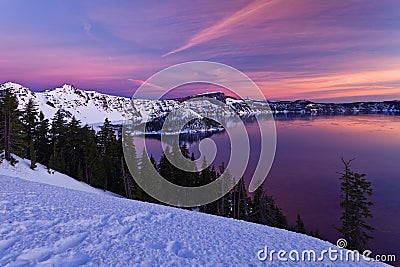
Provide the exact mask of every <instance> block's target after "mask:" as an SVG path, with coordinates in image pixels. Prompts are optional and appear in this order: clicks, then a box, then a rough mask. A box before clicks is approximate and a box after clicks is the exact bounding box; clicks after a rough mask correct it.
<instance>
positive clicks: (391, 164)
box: [138, 115, 400, 257]
mask: <svg viewBox="0 0 400 267" xmlns="http://www.w3.org/2000/svg"><path fill="white" fill-rule="evenodd" d="M275 123H276V129H277V149H276V156H275V160H274V163H273V165H272V168H271V171H270V173H269V174H268V176H267V178H266V180H265V183H264V186H265V189H266V190H267V192H268V193H269V194H270V195H272V196H273V197H274V198H275V199H276V202H277V204H278V206H279V207H281V208H282V210H283V212H284V214H285V215H286V216H287V218H288V220H289V222H290V223H294V222H295V219H296V215H297V214H298V213H299V214H301V216H302V218H303V220H304V223H305V224H306V227H307V228H308V230H316V229H318V230H319V233H320V236H321V238H323V239H326V240H329V241H331V242H333V243H336V240H337V239H338V238H339V237H340V236H339V234H338V233H337V232H336V230H334V228H333V226H339V224H340V221H339V218H340V214H341V209H340V207H339V202H340V199H339V196H340V185H339V183H340V182H339V177H340V174H338V173H337V172H340V171H341V170H342V168H343V166H342V163H341V158H342V157H343V158H344V159H346V160H350V159H353V158H355V160H354V162H353V163H352V169H353V170H355V171H357V172H362V173H366V174H367V178H368V180H369V181H371V182H372V186H373V196H372V201H373V202H374V206H373V208H372V212H373V214H374V218H373V219H372V220H371V224H372V225H373V226H374V227H375V228H376V231H375V232H374V233H373V236H374V237H375V238H374V239H373V240H372V241H370V243H369V246H368V248H369V249H370V250H372V251H373V252H374V253H383V254H393V253H395V254H397V257H400V250H399V247H400V246H399V244H400V230H399V226H400V117H399V116H391V115H355V116H325V117H323V116H313V117H302V118H290V117H288V118H280V119H278V120H276V121H275ZM261 127H262V123H261ZM246 128H247V131H248V133H249V136H250V145H251V155H250V162H249V165H248V168H247V170H246V175H245V177H251V174H252V172H253V171H254V168H255V166H256V164H257V160H258V154H259V140H260V138H259V136H258V135H259V131H258V125H257V124H255V123H248V124H246ZM211 139H213V140H214V142H215V143H216V145H217V149H218V153H217V158H216V161H215V163H216V164H219V163H220V162H221V161H225V162H227V161H228V160H229V153H230V144H229V138H228V136H227V134H226V133H225V132H221V133H217V134H214V135H212V136H211ZM185 142H187V144H188V145H189V149H190V150H191V151H193V152H194V153H195V154H196V156H199V151H198V142H197V141H196V138H195V137H192V140H189V139H187V138H186V141H185ZM146 143H147V148H148V150H149V151H150V153H152V154H153V155H154V156H155V157H156V158H158V159H159V157H160V155H161V151H162V150H161V145H160V141H159V139H157V138H146ZM138 149H140V148H138ZM139 151H140V150H139ZM248 182H249V181H247V183H248Z"/></svg>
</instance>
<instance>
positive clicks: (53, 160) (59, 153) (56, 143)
mask: <svg viewBox="0 0 400 267" xmlns="http://www.w3.org/2000/svg"><path fill="white" fill-rule="evenodd" d="M50 135H51V147H52V152H51V156H50V159H49V166H48V167H49V169H53V170H56V171H59V172H62V173H65V171H66V162H65V159H64V152H65V149H64V146H65V144H66V142H65V137H66V121H65V116H64V113H63V112H62V111H61V110H57V112H56V113H55V115H54V117H53V120H52V123H51V130H50Z"/></svg>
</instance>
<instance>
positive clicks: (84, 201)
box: [0, 162, 383, 266]
mask: <svg viewBox="0 0 400 267" xmlns="http://www.w3.org/2000/svg"><path fill="white" fill-rule="evenodd" d="M25 163H26V162H24V163H22V162H21V163H20V164H25ZM1 169H3V165H2V167H1ZM7 172H8V171H3V173H7ZM27 172H28V171H27ZM18 174H21V173H18ZM11 175H14V173H12V174H11ZM23 175H25V173H23V174H22V176H23ZM36 179H40V177H39V175H36V174H35V175H32V178H31V180H36ZM46 179H47V178H46ZM55 179H56V178H55ZM46 181H47V180H46ZM64 181H66V180H64ZM58 185H60V184H58ZM65 187H67V186H65V185H64V187H56V186H52V185H48V184H43V183H36V182H32V181H27V180H23V179H19V178H16V177H10V176H9V175H0V188H1V191H0V266H80V265H86V266H258V265H261V266H262V265H266V264H269V265H272V266H293V264H294V263H293V262H290V261H289V262H281V261H279V260H278V258H277V257H276V255H275V258H274V260H273V261H270V260H269V259H268V260H266V261H264V262H262V261H260V260H259V259H258V256H257V254H258V251H259V250H262V249H265V246H267V247H268V251H269V252H270V251H271V250H275V251H278V250H281V249H284V250H286V251H287V252H288V253H289V251H290V250H297V251H299V252H300V253H302V251H303V250H315V252H316V253H317V255H319V254H320V253H321V251H322V250H327V249H329V248H331V249H338V248H337V247H335V246H334V245H332V244H330V243H329V242H326V241H322V240H319V239H316V238H312V237H309V236H305V235H302V234H297V233H293V232H289V231H286V230H281V229H276V228H272V227H267V226H262V225H257V224H252V223H248V222H243V221H239V220H234V219H228V218H221V217H217V216H212V215H207V214H202V213H198V212H193V211H187V210H181V209H176V208H171V207H165V206H161V205H155V204H148V203H143V202H138V201H132V200H127V199H122V198H116V197H111V196H108V195H105V194H92V193H88V192H83V191H77V190H72V189H68V188H65ZM341 251H343V250H341ZM343 252H344V251H343ZM260 255H261V256H262V254H260ZM300 255H301V254H300ZM286 257H288V256H287V255H286ZM361 261H362V262H351V261H350V262H341V261H338V260H337V261H334V262H332V261H331V260H330V259H329V258H328V257H326V258H325V260H324V261H323V262H321V261H318V262H316V261H304V262H296V263H295V264H296V266H381V265H383V264H380V263H377V262H366V261H365V260H363V259H362V257H361Z"/></svg>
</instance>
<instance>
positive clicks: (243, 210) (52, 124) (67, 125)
mask: <svg viewBox="0 0 400 267" xmlns="http://www.w3.org/2000/svg"><path fill="white" fill-rule="evenodd" d="M0 104H1V116H0V132H1V144H0V150H4V151H5V153H4V158H5V159H6V160H8V161H10V162H11V163H12V164H15V163H16V161H15V159H13V157H12V155H13V154H15V155H18V156H20V157H22V158H27V159H29V160H31V168H32V169H35V168H36V164H37V162H39V163H41V164H43V165H45V166H47V167H48V171H49V172H50V173H51V172H53V171H58V172H61V173H65V174H67V175H69V176H71V177H73V178H75V179H77V180H79V181H83V182H85V183H87V184H89V185H91V186H94V187H97V188H101V189H103V190H108V191H111V192H114V193H117V194H119V195H121V196H124V197H127V198H130V199H135V200H140V201H146V202H152V203H159V202H158V201H157V200H155V199H154V198H152V197H150V196H149V195H147V194H146V193H145V192H144V191H143V190H142V189H141V188H140V187H139V186H137V184H136V182H135V180H134V179H133V178H132V176H131V175H130V173H129V170H128V168H127V165H126V163H125V159H124V155H123V149H122V138H121V131H120V130H118V128H115V127H113V125H111V123H110V122H109V121H108V119H106V120H105V122H104V124H103V126H101V127H100V130H99V131H98V132H96V131H94V130H93V129H92V128H91V127H90V126H88V125H85V126H81V122H80V121H78V120H76V119H75V118H72V119H67V118H66V115H65V114H64V112H63V111H62V110H58V111H57V112H56V113H55V115H54V117H53V118H52V119H51V120H48V119H46V118H44V115H43V113H41V112H39V111H38V109H37V107H36V106H35V105H34V103H33V102H32V101H29V102H28V103H27V105H26V106H25V107H24V108H23V109H22V110H21V111H20V110H18V109H17V107H18V101H17V98H16V97H15V96H13V94H12V93H11V92H10V91H9V90H6V91H5V92H4V93H3V95H2V96H1V98H0ZM167 153H170V154H171V155H170V156H171V157H173V156H174V155H177V153H182V155H183V156H184V157H186V158H187V159H191V161H194V159H195V158H194V154H190V153H189V151H188V149H187V147H186V145H183V146H179V145H178V144H175V145H173V146H172V148H171V149H167V150H166V151H165V152H164V154H163V155H162V156H161V158H160V160H159V162H157V161H156V160H155V159H154V158H153V157H152V156H151V157H150V160H149V159H148V156H147V154H146V153H142V155H141V156H140V157H138V156H137V155H135V156H134V155H132V156H134V157H135V159H134V162H135V164H136V165H137V166H134V168H137V169H138V173H140V175H146V173H148V171H147V170H148V168H156V170H157V171H158V172H159V173H160V174H161V175H162V176H163V177H165V178H166V179H168V180H169V181H170V182H173V183H175V184H178V185H182V186H199V185H204V184H207V183H210V182H212V181H213V180H215V179H217V178H218V177H219V176H220V175H221V174H222V173H224V171H225V166H224V164H223V163H222V164H221V165H220V166H218V167H216V166H214V165H211V166H208V167H206V166H207V165H208V164H207V162H206V161H205V160H203V165H204V166H203V167H204V168H202V169H203V170H202V171H196V170H197V169H196V168H197V167H196V165H195V163H194V162H193V164H192V165H191V166H189V167H190V168H191V169H193V170H194V172H185V171H182V170H180V169H178V168H176V167H175V166H174V165H173V164H171V162H170V161H169V160H168V159H167V155H166V154H167ZM189 162H190V161H189ZM150 164H151V165H152V166H151V165H150ZM159 204H162V203H159ZM193 209H196V210H198V211H201V212H205V213H209V214H214V215H218V216H224V217H230V218H236V219H240V220H246V221H250V222H254V223H259V224H264V225H269V226H273V227H278V228H283V229H289V230H292V231H296V232H300V233H305V234H310V235H314V236H318V232H317V231H316V232H308V231H307V230H306V228H305V226H304V223H303V221H302V219H301V217H300V215H298V216H297V220H296V223H295V225H289V224H288V222H287V219H286V217H285V216H284V214H283V212H282V210H281V209H280V208H279V207H278V206H277V205H276V203H275V200H274V198H273V197H272V196H270V195H268V194H267V193H266V192H265V191H264V189H263V187H262V186H260V187H259V188H258V189H257V190H256V191H255V193H254V195H253V197H250V195H249V194H248V193H247V191H246V187H245V183H244V178H241V179H240V180H239V182H238V183H237V184H236V186H235V187H234V188H233V189H232V190H231V191H230V192H228V194H226V195H225V196H224V197H222V198H220V199H219V200H217V201H214V202H212V203H209V204H207V205H204V206H201V207H195V208H193Z"/></svg>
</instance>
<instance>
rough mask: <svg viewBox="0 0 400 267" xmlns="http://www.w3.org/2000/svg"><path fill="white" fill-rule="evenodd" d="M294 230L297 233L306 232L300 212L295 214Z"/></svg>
mask: <svg viewBox="0 0 400 267" xmlns="http://www.w3.org/2000/svg"><path fill="white" fill-rule="evenodd" d="M295 231H296V232H298V233H302V234H306V233H307V231H306V228H305V226H304V222H303V219H301V216H300V214H297V217H296V226H295Z"/></svg>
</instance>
